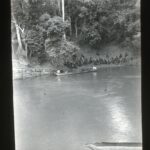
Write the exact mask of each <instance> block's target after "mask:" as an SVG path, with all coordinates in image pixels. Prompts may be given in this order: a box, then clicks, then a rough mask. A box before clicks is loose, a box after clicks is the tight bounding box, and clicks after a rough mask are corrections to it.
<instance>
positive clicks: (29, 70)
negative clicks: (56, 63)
mask: <svg viewBox="0 0 150 150" xmlns="http://www.w3.org/2000/svg"><path fill="white" fill-rule="evenodd" d="M93 65H94V66H96V67H97V70H99V69H100V68H104V67H121V66H126V65H140V59H139V58H137V59H129V60H127V61H126V62H124V63H121V62H120V63H116V64H94V63H91V64H87V65H83V66H80V67H78V68H75V69H72V72H81V73H82V71H83V70H87V69H90V68H92V66H93ZM56 70H57V68H55V67H53V66H52V65H50V64H45V65H34V66H28V65H23V64H20V63H19V62H18V61H17V60H13V79H26V78H32V77H38V76H42V75H53V74H54V72H55V71H56ZM65 70H70V69H69V68H68V69H67V68H65Z"/></svg>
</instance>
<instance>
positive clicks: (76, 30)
mask: <svg viewBox="0 0 150 150" xmlns="http://www.w3.org/2000/svg"><path fill="white" fill-rule="evenodd" d="M75 35H76V38H78V26H77V19H76V20H75Z"/></svg>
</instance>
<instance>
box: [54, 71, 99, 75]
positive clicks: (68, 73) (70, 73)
mask: <svg viewBox="0 0 150 150" xmlns="http://www.w3.org/2000/svg"><path fill="white" fill-rule="evenodd" d="M96 71H97V70H85V71H76V72H64V73H57V72H56V73H54V75H56V76H65V75H72V74H80V73H88V72H96Z"/></svg>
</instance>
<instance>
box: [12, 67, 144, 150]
mask: <svg viewBox="0 0 150 150" xmlns="http://www.w3.org/2000/svg"><path fill="white" fill-rule="evenodd" d="M13 85H14V116H15V138H16V150H83V149H85V148H84V145H85V144H87V143H95V142H141V141H142V131H141V74H140V68H139V67H135V66H134V67H133V66H126V67H112V68H102V69H100V70H99V71H98V72H95V73H84V74H76V75H68V76H61V77H60V76H59V77H55V76H42V77H36V78H30V79H25V80H14V83H13Z"/></svg>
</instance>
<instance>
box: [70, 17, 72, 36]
mask: <svg viewBox="0 0 150 150" xmlns="http://www.w3.org/2000/svg"><path fill="white" fill-rule="evenodd" d="M71 36H72V21H71V17H70V37H71Z"/></svg>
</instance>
